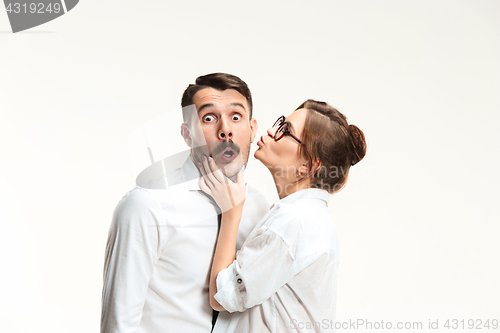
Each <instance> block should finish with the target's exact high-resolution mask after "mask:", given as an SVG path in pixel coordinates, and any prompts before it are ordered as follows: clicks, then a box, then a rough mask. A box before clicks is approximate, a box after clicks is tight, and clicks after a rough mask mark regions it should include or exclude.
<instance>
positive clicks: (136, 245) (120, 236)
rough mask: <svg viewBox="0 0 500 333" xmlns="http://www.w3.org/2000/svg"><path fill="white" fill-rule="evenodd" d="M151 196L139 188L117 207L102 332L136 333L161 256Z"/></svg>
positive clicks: (111, 232)
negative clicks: (150, 282)
mask: <svg viewBox="0 0 500 333" xmlns="http://www.w3.org/2000/svg"><path fill="white" fill-rule="evenodd" d="M158 213H159V211H158V209H157V206H156V202H155V201H154V199H153V198H152V196H151V194H150V193H149V192H148V191H146V190H144V189H140V188H136V189H134V190H132V191H131V192H129V193H128V194H127V195H126V196H125V197H124V198H123V199H122V200H121V201H120V202H119V203H118V205H117V207H116V209H115V212H114V214H113V221H112V223H111V227H110V230H109V236H108V242H107V245H106V255H105V263H104V286H103V292H102V314H101V333H114V332H117V333H118V332H120V333H128V332H137V330H138V328H139V324H140V322H141V317H142V309H143V306H144V302H145V300H146V295H147V289H148V284H149V280H150V278H151V275H152V273H153V268H154V265H155V263H156V262H157V260H158V258H159V254H160V240H161V239H160V231H161V229H160V227H159V226H160V219H159V217H158V216H159V214H158Z"/></svg>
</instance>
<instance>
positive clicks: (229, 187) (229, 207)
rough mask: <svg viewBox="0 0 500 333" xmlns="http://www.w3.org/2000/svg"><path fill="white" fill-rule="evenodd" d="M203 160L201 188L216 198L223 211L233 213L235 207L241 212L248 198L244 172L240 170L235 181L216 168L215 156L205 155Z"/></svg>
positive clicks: (199, 165)
mask: <svg viewBox="0 0 500 333" xmlns="http://www.w3.org/2000/svg"><path fill="white" fill-rule="evenodd" d="M202 160H203V165H201V164H198V168H199V169H200V171H201V173H202V176H203V177H201V178H200V188H201V189H202V190H203V192H205V193H207V194H208V195H210V196H211V197H212V198H213V199H214V200H215V202H216V203H217V205H219V207H220V209H221V211H222V213H232V212H234V208H235V209H236V211H239V212H240V213H241V210H243V203H244V202H245V198H246V185H245V181H244V178H243V172H242V171H240V172H238V174H237V175H236V183H234V182H233V181H231V180H230V179H228V178H227V177H226V176H224V174H223V173H222V171H220V169H217V168H216V166H215V163H214V160H213V158H210V157H209V159H207V158H206V157H205V156H203V159H202Z"/></svg>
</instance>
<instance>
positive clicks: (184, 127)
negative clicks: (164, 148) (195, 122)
mask: <svg viewBox="0 0 500 333" xmlns="http://www.w3.org/2000/svg"><path fill="white" fill-rule="evenodd" d="M181 135H182V137H183V138H184V142H186V144H187V146H188V147H189V148H192V146H193V139H192V138H191V131H190V130H189V125H188V124H186V123H182V124H181Z"/></svg>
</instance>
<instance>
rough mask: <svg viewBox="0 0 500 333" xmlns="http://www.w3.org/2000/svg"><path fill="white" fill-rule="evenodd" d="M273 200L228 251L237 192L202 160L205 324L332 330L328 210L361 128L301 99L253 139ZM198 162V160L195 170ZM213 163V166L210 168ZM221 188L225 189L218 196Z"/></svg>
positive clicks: (358, 153)
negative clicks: (213, 318) (215, 216)
mask: <svg viewBox="0 0 500 333" xmlns="http://www.w3.org/2000/svg"><path fill="white" fill-rule="evenodd" d="M257 145H258V146H259V149H258V150H257V151H256V152H255V155H254V156H255V158H257V159H258V160H260V161H261V162H262V163H263V164H264V165H265V166H266V167H267V168H268V169H269V171H270V172H271V174H272V177H273V179H274V182H275V184H276V189H277V191H278V195H279V198H280V200H279V201H278V202H277V203H275V204H274V205H273V206H272V207H271V210H270V211H269V212H268V213H267V215H266V216H265V217H264V218H263V219H262V220H261V221H260V222H259V223H258V224H257V226H256V227H255V229H254V230H253V231H252V232H251V234H250V235H249V237H248V239H247V240H246V241H245V243H244V244H243V246H242V248H241V250H240V251H239V252H238V254H237V255H236V256H235V253H234V249H235V245H236V235H237V231H238V224H239V221H240V219H241V215H242V209H243V202H244V196H245V184H244V180H243V176H242V173H241V172H240V173H239V174H238V177H237V182H236V183H233V182H231V181H230V180H227V179H225V178H224V176H223V175H222V173H221V172H220V170H215V165H214V163H213V160H211V159H208V160H207V159H204V162H203V164H204V165H203V167H204V170H205V171H208V172H206V173H205V174H204V175H203V178H202V179H201V180H200V186H201V188H202V189H203V190H204V191H205V192H206V193H208V194H210V195H211V196H212V197H213V198H214V199H215V200H216V201H217V203H218V204H219V206H220V207H221V209H222V211H223V212H224V213H223V214H222V221H221V228H220V232H219V238H218V241H217V246H216V251H215V255H214V259H213V264H212V272H211V277H210V304H211V305H212V307H213V308H214V309H215V310H218V311H228V312H234V313H232V314H227V313H225V312H221V313H220V315H219V319H218V321H217V324H216V326H215V328H214V332H217V333H219V332H258V333H261V332H292V331H294V332H296V331H308V332H310V331H315V332H323V331H330V330H331V329H333V328H334V320H335V296H336V280H337V278H336V276H337V265H338V260H339V259H338V247H337V236H336V232H335V228H334V226H333V222H332V219H331V216H330V212H329V210H328V207H327V205H328V199H329V195H330V194H333V193H334V192H336V191H338V190H340V189H341V188H342V187H343V186H344V185H345V182H346V180H347V176H348V173H349V169H350V167H351V166H353V165H355V164H356V163H358V162H359V161H360V160H361V159H362V158H363V157H364V155H365V152H366V143H365V139H364V135H363V132H362V131H361V130H360V129H359V128H358V127H356V126H354V125H348V123H347V120H346V118H345V116H344V115H343V114H341V113H340V112H339V111H338V110H336V109H335V108H333V107H331V106H329V105H328V104H326V103H324V102H317V101H314V100H308V101H306V102H304V103H303V104H302V105H300V106H299V107H298V108H297V109H296V110H295V111H294V112H293V113H292V114H291V115H290V116H288V117H286V118H285V117H283V116H282V117H280V118H279V119H278V121H276V123H275V124H274V125H273V127H271V128H269V129H268V130H267V135H266V136H263V137H262V138H261V140H260V141H259V142H258V143H257ZM200 169H201V170H203V168H200ZM212 170H215V171H212ZM228 192H229V194H230V195H228Z"/></svg>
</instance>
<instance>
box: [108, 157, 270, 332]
mask: <svg viewBox="0 0 500 333" xmlns="http://www.w3.org/2000/svg"><path fill="white" fill-rule="evenodd" d="M199 177H200V174H199V171H198V169H197V168H196V167H195V165H194V163H193V162H192V159H191V158H190V157H189V158H188V159H187V161H186V162H185V163H184V165H183V166H182V167H181V168H180V169H176V170H174V171H172V172H170V173H168V174H167V175H166V178H164V179H161V181H163V182H164V181H165V179H167V182H168V188H167V189H151V188H158V187H160V188H161V187H162V186H157V184H149V186H145V187H148V188H144V187H136V188H134V189H133V190H131V191H130V192H128V193H127V194H126V195H125V196H124V197H123V198H122V200H121V201H120V202H119V203H118V205H117V207H116V210H115V212H114V216H113V221H112V224H111V227H110V230H109V237H108V242H107V246H106V255H105V264H104V287H103V295H102V317H101V332H103V333H118V332H120V333H128V332H130V333H131V332H134V333H135V332H141V333H142V332H148V333H156V332H162V333H163V332H175V333H178V332H182V333H191V332H193V333H200V332H207V333H208V332H210V330H211V329H212V309H211V307H210V303H209V293H208V283H209V273H210V267H211V262H212V255H213V252H214V246H215V241H216V238H217V230H218V229H217V228H218V219H217V210H218V207H217V208H216V206H215V205H214V203H213V202H212V201H211V200H209V198H207V197H206V196H205V195H203V194H202V193H201V192H200V187H199V185H198V181H199ZM268 211H269V204H268V203H267V201H266V199H265V198H264V197H263V196H262V194H261V193H260V192H258V191H257V190H256V189H255V188H252V187H250V186H247V199H246V201H245V204H244V208H243V218H242V221H241V223H242V228H241V229H240V230H239V232H238V244H237V248H238V249H239V248H240V247H241V245H242V244H243V241H244V240H245V239H246V237H247V236H248V234H249V233H250V231H251V230H252V229H253V227H254V226H255V224H256V223H257V222H258V221H260V219H261V218H262V217H263V216H264V215H265V214H266V213H267V212H268Z"/></svg>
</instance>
